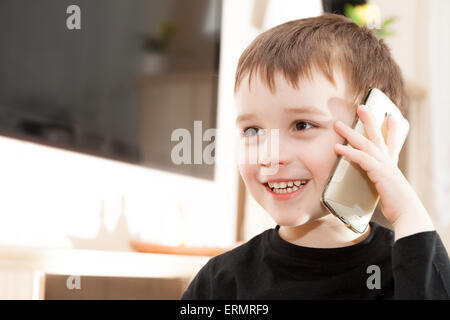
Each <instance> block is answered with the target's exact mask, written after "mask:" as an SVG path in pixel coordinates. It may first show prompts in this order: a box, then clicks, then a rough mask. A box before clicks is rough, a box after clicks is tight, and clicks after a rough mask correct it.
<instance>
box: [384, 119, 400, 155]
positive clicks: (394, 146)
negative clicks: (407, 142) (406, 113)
mask: <svg viewBox="0 0 450 320" xmlns="http://www.w3.org/2000/svg"><path fill="white" fill-rule="evenodd" d="M386 121H387V138H386V145H387V147H388V150H389V154H390V156H391V158H392V159H393V160H394V161H395V163H397V162H398V155H399V153H400V148H401V147H400V143H401V141H400V136H399V132H398V127H397V123H396V121H395V118H394V117H393V116H389V117H388V118H387V119H386Z"/></svg>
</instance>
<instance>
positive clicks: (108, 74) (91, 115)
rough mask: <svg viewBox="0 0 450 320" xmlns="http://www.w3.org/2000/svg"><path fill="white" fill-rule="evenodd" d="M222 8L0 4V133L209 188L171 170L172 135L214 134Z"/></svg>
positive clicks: (208, 169)
mask: <svg viewBox="0 0 450 320" xmlns="http://www.w3.org/2000/svg"><path fill="white" fill-rule="evenodd" d="M221 7H222V2H221V1H220V0H189V1H184V0H132V1H124V0H95V1H92V0H85V1H81V0H70V1H65V0H34V1H29V0H2V1H0V48H1V50H0V134H1V135H4V136H8V137H13V138H17V139H22V140H27V141H33V142H37V143H42V144H46V145H51V146H55V147H59V148H64V149H69V150H73V151H77V152H82V153H87V154H91V155H96V156H100V157H105V158H110V159H115V160H120V161H124V162H128V163H133V164H137V165H143V166H148V167H152V168H156V169H161V170H168V171H171V172H176V173H180V174H187V175H193V176H196V177H200V178H205V179H213V178H214V165H210V164H205V163H202V164H181V165H177V164H175V163H173V161H172V160H171V152H172V150H173V148H174V146H175V145H176V144H177V143H179V141H172V139H171V134H172V133H173V132H174V130H176V129H179V128H185V129H187V130H189V132H191V135H192V138H193V137H194V121H201V122H197V124H199V123H200V124H201V126H202V128H201V129H202V132H204V131H206V130H207V129H208V128H215V127H216V109H217V86H218V70H219V50H220V25H221ZM201 143H202V145H203V146H206V145H207V144H210V143H211V142H207V141H202V142H201ZM191 146H192V150H193V148H194V142H192V143H191ZM192 152H193V151H192Z"/></svg>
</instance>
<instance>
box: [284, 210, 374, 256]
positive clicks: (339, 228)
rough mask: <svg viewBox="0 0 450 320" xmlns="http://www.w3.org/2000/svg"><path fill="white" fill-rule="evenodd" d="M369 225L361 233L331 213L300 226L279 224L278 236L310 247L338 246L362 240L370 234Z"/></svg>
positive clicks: (349, 244)
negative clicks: (348, 226) (351, 228)
mask: <svg viewBox="0 0 450 320" xmlns="http://www.w3.org/2000/svg"><path fill="white" fill-rule="evenodd" d="M370 231H371V230H370V225H369V226H368V228H367V230H366V231H365V232H364V233H363V234H359V233H355V232H353V231H352V230H350V229H349V228H347V227H346V226H345V225H344V224H343V223H342V222H341V221H339V220H338V219H337V218H336V217H334V216H333V215H331V214H328V215H326V216H324V217H322V218H319V219H316V220H313V221H310V222H307V223H305V224H302V225H300V226H295V227H286V226H280V229H279V230H278V234H279V235H280V237H281V238H282V239H283V240H285V241H287V242H290V243H292V244H295V245H298V246H303V247H312V248H339V247H346V246H351V245H354V244H356V243H358V242H361V241H363V240H364V239H365V238H367V236H368V235H369V234H370Z"/></svg>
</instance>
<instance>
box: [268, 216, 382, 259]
mask: <svg viewBox="0 0 450 320" xmlns="http://www.w3.org/2000/svg"><path fill="white" fill-rule="evenodd" d="M279 228H280V226H279V225H277V226H276V227H275V228H272V229H269V230H268V231H269V232H268V236H267V242H268V245H269V247H270V249H272V250H273V253H274V254H276V255H282V256H283V257H284V258H287V259H291V260H292V261H296V262H301V263H302V264H307V265H315V264H317V263H327V264H333V265H342V264H349V263H350V264H359V263H361V262H363V261H367V259H368V258H369V257H370V256H371V255H373V254H374V249H376V248H377V247H378V245H381V244H380V242H381V241H379V240H381V239H380V238H381V237H382V234H383V232H381V231H382V229H383V228H382V227H381V226H380V225H379V224H378V223H376V222H373V221H371V222H370V228H371V230H370V234H369V235H368V236H367V237H366V238H365V239H364V240H362V241H360V242H358V243H355V244H352V245H349V246H345V247H338V248H313V247H305V246H300V245H296V244H293V243H290V242H288V241H286V240H284V239H283V238H281V237H280V235H279V234H278V230H279Z"/></svg>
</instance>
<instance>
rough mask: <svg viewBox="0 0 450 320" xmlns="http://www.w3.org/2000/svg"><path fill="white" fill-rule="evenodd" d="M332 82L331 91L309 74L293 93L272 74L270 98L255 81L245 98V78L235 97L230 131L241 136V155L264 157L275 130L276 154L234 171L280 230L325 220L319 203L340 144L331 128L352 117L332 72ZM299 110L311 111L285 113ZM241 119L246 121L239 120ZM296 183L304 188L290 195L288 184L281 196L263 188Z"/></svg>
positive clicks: (346, 91) (345, 92) (346, 94)
mask: <svg viewBox="0 0 450 320" xmlns="http://www.w3.org/2000/svg"><path fill="white" fill-rule="evenodd" d="M334 78H335V82H336V87H334V86H333V84H332V83H330V82H329V81H328V80H327V79H326V78H325V77H324V76H323V75H322V73H320V72H318V71H314V72H313V77H312V81H310V80H308V79H301V80H300V81H299V89H298V90H297V89H294V88H293V87H291V86H290V84H289V83H288V82H287V81H286V80H285V79H284V77H283V76H282V75H280V74H277V76H276V77H275V85H276V92H275V94H272V93H271V92H270V90H269V88H267V87H266V86H265V85H264V84H263V83H262V82H261V80H260V78H259V77H258V76H256V75H254V76H253V77H252V83H251V89H252V90H251V92H250V91H249V87H248V76H247V77H245V78H244V79H243V81H242V82H241V85H240V88H239V91H238V93H237V94H236V96H235V99H236V104H237V108H238V112H237V114H238V118H237V123H236V126H237V128H238V129H239V131H240V132H243V135H246V136H240V137H239V139H240V141H239V143H241V146H242V145H243V146H245V148H248V151H247V152H250V153H251V152H257V151H256V148H257V147H259V148H264V150H268V151H270V150H271V147H270V145H271V143H272V142H271V138H270V136H271V134H270V132H271V131H270V130H271V129H278V130H279V131H278V138H279V140H278V146H279V147H278V149H279V150H278V154H273V153H272V154H271V153H270V152H268V154H267V156H265V157H258V161H257V162H256V163H255V161H253V164H252V163H251V161H247V163H242V162H243V161H239V171H240V173H241V176H242V178H243V180H244V182H245V185H246V187H247V189H248V190H249V192H250V193H251V195H252V196H253V197H254V199H255V200H256V201H257V202H258V203H259V204H260V205H261V206H262V207H263V208H264V209H265V210H266V211H267V212H268V213H269V214H270V215H271V216H272V218H273V219H274V220H275V222H276V223H277V224H279V225H281V226H297V225H302V224H304V223H306V222H308V221H312V220H315V219H318V218H320V217H323V216H325V215H328V211H327V210H326V209H325V208H324V207H323V206H322V204H321V202H320V198H321V195H322V192H323V190H324V188H325V185H326V183H327V182H328V178H329V175H330V173H331V170H332V169H333V166H334V164H335V162H336V159H337V155H336V153H335V152H334V145H335V144H336V143H343V141H344V139H343V138H342V137H341V136H339V135H338V134H337V132H336V131H335V130H334V127H333V124H334V122H335V121H337V120H341V121H342V122H344V123H346V124H347V125H349V126H351V125H352V123H353V120H354V118H355V114H356V110H355V109H354V107H353V106H352V104H351V102H350V101H351V90H350V88H349V87H348V85H347V83H346V81H345V80H344V78H343V76H342V74H341V73H340V72H335V74H334ZM301 107H308V108H310V109H312V110H309V111H305V112H293V111H292V110H289V109H292V108H301ZM244 114H250V115H252V116H251V118H250V119H247V118H246V119H245V120H242V121H241V120H239V119H240V116H242V115H244ZM244 130H245V132H244ZM275 153H276V152H275ZM276 167H278V169H277V170H276ZM298 180H308V182H307V184H306V185H304V186H302V187H301V188H299V189H297V190H296V191H293V190H294V189H295V188H294V187H295V186H296V185H295V183H294V184H293V187H292V188H291V189H290V191H291V193H288V191H289V190H287V189H286V190H285V191H281V192H285V193H282V194H279V193H275V192H274V191H272V190H271V189H270V188H269V186H268V185H267V183H268V182H272V181H278V182H281V181H285V182H286V183H288V181H293V182H295V181H298ZM271 184H272V183H271ZM278 187H282V186H280V185H278ZM292 191H293V192H292Z"/></svg>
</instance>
